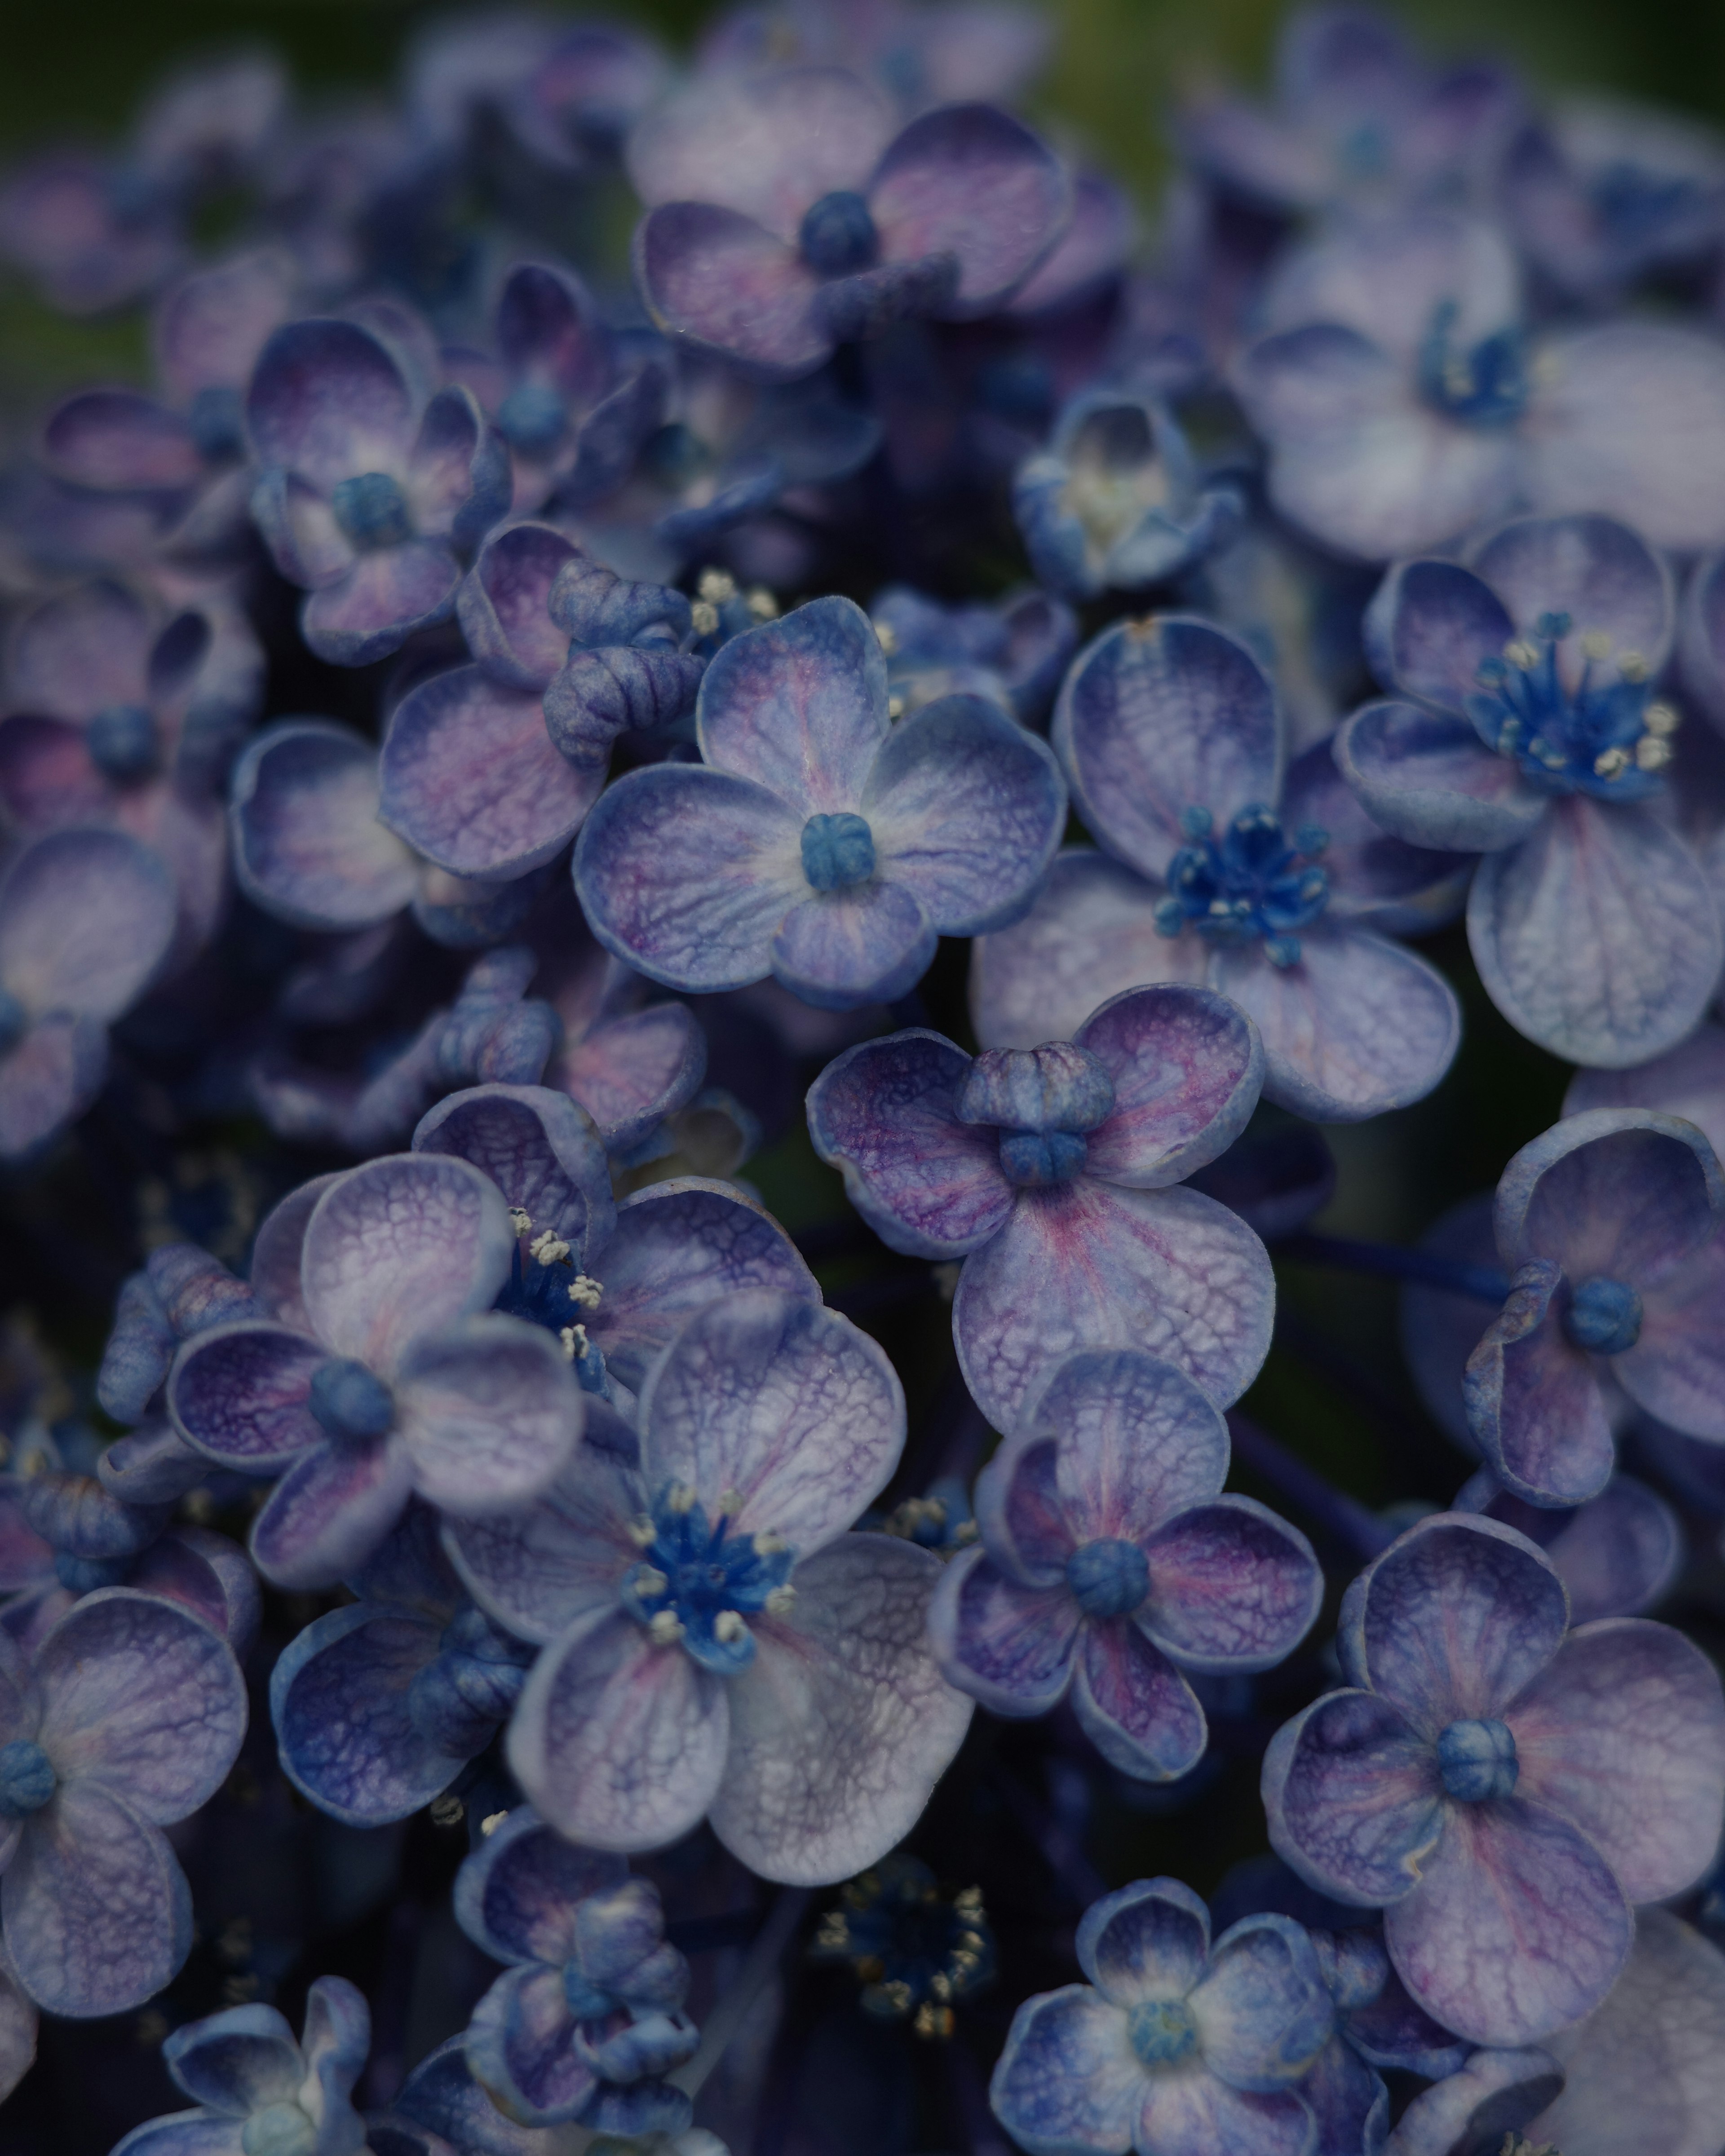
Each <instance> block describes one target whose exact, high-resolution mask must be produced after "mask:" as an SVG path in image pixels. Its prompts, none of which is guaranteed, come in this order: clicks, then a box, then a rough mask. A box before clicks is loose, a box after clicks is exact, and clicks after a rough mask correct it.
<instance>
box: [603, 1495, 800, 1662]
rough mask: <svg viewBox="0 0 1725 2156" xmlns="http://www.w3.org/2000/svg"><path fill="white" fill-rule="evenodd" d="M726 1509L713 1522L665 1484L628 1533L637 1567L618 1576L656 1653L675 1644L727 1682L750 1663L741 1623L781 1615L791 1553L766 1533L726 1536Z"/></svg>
mask: <svg viewBox="0 0 1725 2156" xmlns="http://www.w3.org/2000/svg"><path fill="white" fill-rule="evenodd" d="M732 1509H733V1507H732V1505H731V1504H729V1503H727V1502H726V1500H725V1499H724V1498H721V1500H720V1501H719V1507H718V1514H717V1517H716V1519H709V1518H708V1517H707V1511H706V1507H705V1506H704V1505H703V1504H702V1503H701V1500H700V1498H698V1497H697V1496H696V1494H695V1492H694V1491H692V1490H691V1488H690V1487H689V1486H688V1485H687V1483H685V1482H668V1483H667V1484H666V1485H665V1487H664V1489H662V1490H661V1491H660V1493H659V1495H658V1496H656V1497H655V1499H654V1501H653V1507H652V1510H651V1512H649V1513H648V1515H647V1516H646V1517H644V1519H643V1520H642V1521H641V1522H639V1526H638V1527H637V1528H636V1530H635V1540H636V1543H638V1544H639V1548H640V1552H641V1558H640V1562H639V1563H638V1564H634V1565H632V1566H631V1567H630V1568H629V1571H628V1572H627V1573H625V1574H624V1581H623V1588H622V1596H623V1606H624V1609H627V1610H628V1611H629V1614H630V1615H631V1616H632V1617H634V1618H635V1619H637V1620H639V1622H640V1623H641V1624H643V1625H645V1626H646V1627H647V1629H648V1630H649V1632H650V1633H651V1634H652V1635H653V1637H654V1639H655V1640H656V1641H658V1643H659V1644H660V1645H661V1646H667V1647H668V1646H672V1645H680V1646H682V1647H683V1649H684V1650H685V1652H686V1653H688V1654H689V1655H691V1656H692V1657H693V1658H694V1660H695V1661H697V1662H699V1663H700V1664H701V1667H702V1668H703V1669H708V1670H711V1671H715V1672H716V1674H717V1675H718V1676H736V1675H737V1672H738V1671H740V1670H745V1669H747V1667H748V1666H749V1664H750V1663H751V1662H752V1661H753V1660H754V1655H755V1640H754V1635H753V1633H752V1632H751V1631H750V1630H749V1628H748V1623H747V1620H748V1619H749V1618H751V1617H752V1616H755V1615H756V1614H758V1613H759V1612H760V1611H762V1610H763V1609H764V1610H767V1611H768V1612H769V1613H771V1614H778V1613H779V1612H781V1611H783V1609H787V1608H788V1606H789V1603H790V1598H791V1590H790V1589H788V1587H787V1586H786V1585H785V1582H786V1580H787V1579H788V1578H789V1576H790V1570H791V1567H792V1566H793V1564H794V1563H796V1554H795V1553H794V1552H793V1550H792V1549H790V1548H789V1547H788V1545H787V1544H786V1543H785V1542H784V1541H783V1538H782V1537H779V1536H778V1535H773V1534H758V1535H740V1534H736V1533H733V1532H732Z"/></svg>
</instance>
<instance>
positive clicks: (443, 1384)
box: [396, 1314, 584, 1517]
mask: <svg viewBox="0 0 1725 2156" xmlns="http://www.w3.org/2000/svg"><path fill="white" fill-rule="evenodd" d="M396 1398H397V1414H398V1429H399V1431H400V1435H401V1442H402V1444H403V1446H404V1447H405V1448H406V1450H407V1452H408V1456H409V1458H410V1459H411V1460H412V1462H413V1486H414V1487H415V1488H416V1489H417V1490H418V1492H419V1494H420V1496H422V1497H424V1499H425V1500H426V1501H427V1502H428V1503H429V1504H433V1505H435V1506H436V1507H437V1508H438V1510H439V1512H445V1513H449V1514H451V1515H453V1516H454V1517H459V1516H460V1515H462V1514H463V1513H475V1512H480V1513H483V1512H511V1511H515V1510H517V1509H518V1508H519V1507H521V1506H522V1505H524V1504H526V1503H528V1502H530V1501H531V1500H532V1499H533V1498H535V1497H536V1496H539V1495H540V1494H541V1492H542V1491H544V1490H545V1489H547V1487H548V1486H549V1485H550V1484H551V1483H552V1481H554V1480H555V1478H556V1477H557V1475H558V1474H559V1473H560V1472H561V1471H562V1468H563V1467H564V1466H566V1465H567V1462H568V1460H569V1459H570V1457H571V1455H572V1452H573V1450H574V1447H575V1443H576V1440H578V1438H579V1436H580V1435H581V1421H582V1403H583V1398H584V1395H583V1393H582V1391H581V1389H580V1387H579V1386H578V1384H577V1383H576V1382H575V1375H574V1372H573V1370H572V1368H571V1367H570V1364H569V1362H568V1358H567V1357H566V1356H565V1355H564V1353H563V1352H562V1348H561V1347H559V1346H558V1345H557V1342H556V1341H555V1340H554V1339H553V1338H552V1336H551V1334H550V1333H549V1332H546V1331H545V1330H544V1329H543V1328H542V1327H539V1326H536V1325H528V1324H526V1323H524V1322H522V1321H521V1319H520V1318H518V1317H499V1316H496V1315H495V1314H489V1315H486V1316H485V1317H469V1318H465V1319H464V1320H462V1321H461V1322H459V1323H457V1324H454V1325H451V1326H449V1327H446V1328H445V1329H444V1330H443V1331H442V1332H439V1333H437V1334H436V1335H435V1336H433V1335H430V1334H426V1333H422V1334H421V1335H420V1337H418V1339H417V1340H416V1341H415V1342H413V1346H412V1347H409V1349H408V1352H407V1353H406V1355H405V1356H404V1357H403V1358H402V1362H401V1364H400V1366H399V1376H398V1389H397V1394H396Z"/></svg>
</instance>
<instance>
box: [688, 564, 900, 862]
mask: <svg viewBox="0 0 1725 2156" xmlns="http://www.w3.org/2000/svg"><path fill="white" fill-rule="evenodd" d="M696 731H697V732H698V733H699V735H700V738H701V754H702V756H704V757H706V761H707V762H708V763H709V764H711V765H712V766H713V767H715V769H716V770H719V771H725V772H729V773H732V774H733V775H734V776H735V777H737V778H751V779H752V780H753V781H754V782H755V783H756V784H757V786H764V787H765V788H767V790H768V793H772V794H773V795H775V796H776V797H777V798H778V799H779V800H780V801H782V802H783V803H785V805H786V807H787V808H790V809H792V810H793V811H794V813H795V814H796V816H797V818H798V821H799V823H800V821H801V820H802V819H803V818H805V817H809V816H813V815H816V814H832V813H834V812H835V811H843V810H846V809H853V810H854V809H855V808H857V807H858V805H859V804H860V802H861V800H862V798H863V791H864V788H865V787H866V786H867V784H868V782H869V776H870V771H871V770H872V768H873V766H874V762H875V756H876V754H877V752H879V751H880V747H881V745H882V743H883V742H886V739H887V720H886V654H885V653H884V652H883V651H882V650H881V649H880V639H879V637H878V636H876V634H875V627H874V624H873V623H872V622H871V621H870V619H869V618H868V616H867V615H866V614H865V613H864V612H863V610H862V608H860V606H858V605H857V604H856V603H855V601H854V600H851V599H845V598H824V599H814V600H811V601H810V603H809V604H808V605H807V606H800V607H798V608H796V609H795V611H794V612H793V613H788V614H786V615H785V616H784V617H783V619H782V620H778V621H769V622H763V623H762V624H761V626H760V627H759V628H758V629H749V630H747V631H746V632H745V634H742V636H738V637H734V638H733V639H732V641H731V642H730V643H729V644H726V646H725V647H724V649H723V650H721V652H720V653H719V654H718V655H717V657H716V659H715V660H713V662H712V664H711V665H710V666H709V667H708V668H707V670H706V675H705V677H704V678H703V680H702V681H701V700H700V703H699V705H698V706H697V708H696Z"/></svg>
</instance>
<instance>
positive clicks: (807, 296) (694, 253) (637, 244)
mask: <svg viewBox="0 0 1725 2156" xmlns="http://www.w3.org/2000/svg"><path fill="white" fill-rule="evenodd" d="M634 266H635V282H636V284H637V285H638V286H639V289H640V293H641V296H642V298H643V300H644V301H645V303H646V307H647V311H648V313H649V315H650V316H652V317H653V320H654V321H655V324H656V325H657V326H659V327H660V329H662V330H665V331H667V332H669V333H670V335H672V336H677V337H681V338H684V339H685V340H687V341H689V342H690V343H691V344H694V345H697V346H701V347H702V348H704V349H705V350H706V351H708V352H714V353H717V354H720V355H721V356H722V357H725V358H727V359H731V360H733V361H736V362H739V363H740V364H742V366H744V367H749V368H751V369H752V370H753V371H754V372H757V373H759V374H762V375H765V376H768V377H785V378H787V379H788V378H790V377H794V376H797V375H803V374H809V373H812V372H813V371H814V369H815V368H816V367H819V365H820V363H821V362H822V361H823V360H824V359H825V358H826V357H828V356H829V354H830V352H832V349H833V338H832V336H831V334H830V332H829V331H828V329H827V327H826V325H825V322H824V319H823V317H822V314H821V311H820V308H819V305H818V299H819V292H820V281H819V279H818V278H817V277H816V276H815V275H814V272H813V271H812V270H810V269H809V268H808V267H807V266H806V264H804V263H803V259H802V257H801V256H800V255H799V254H798V253H797V251H796V249H794V248H793V247H788V246H787V245H786V244H785V243H784V241H783V240H782V239H779V238H778V236H777V235H776V234H773V233H771V232H768V230H767V229H766V228H765V227H764V226H763V225H760V224H757V223H756V222H755V220H754V219H753V218H749V217H743V216H741V215H739V213H737V211H736V210H732V209H725V208H721V206H720V205H719V204H718V203H696V202H680V203H666V204H665V206H664V207H663V208H660V209H655V210H651V211H649V213H648V214H647V215H646V217H645V218H643V219H642V221H641V224H640V228H639V230H638V231H637V232H636V234H635V241H634Z"/></svg>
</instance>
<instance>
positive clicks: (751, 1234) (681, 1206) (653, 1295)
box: [586, 1177, 820, 1392]
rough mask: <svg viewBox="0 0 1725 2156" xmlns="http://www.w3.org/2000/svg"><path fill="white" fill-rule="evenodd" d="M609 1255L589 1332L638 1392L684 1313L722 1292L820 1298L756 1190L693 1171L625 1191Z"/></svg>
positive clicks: (606, 1253)
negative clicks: (712, 1179)
mask: <svg viewBox="0 0 1725 2156" xmlns="http://www.w3.org/2000/svg"><path fill="white" fill-rule="evenodd" d="M599 1262H600V1265H601V1273H602V1279H603V1295H602V1296H601V1299H600V1301H599V1306H598V1309H597V1310H595V1311H593V1312H591V1313H590V1315H589V1316H588V1318H587V1320H586V1323H587V1331H588V1338H589V1339H590V1340H592V1341H593V1343H594V1344H595V1345H596V1346H597V1347H600V1348H603V1351H604V1356H605V1366H606V1368H608V1369H609V1370H613V1371H614V1372H615V1373H616V1374H617V1375H618V1376H619V1378H621V1379H622V1381H623V1383H624V1384H626V1385H628V1386H629V1387H631V1388H632V1389H634V1391H636V1392H639V1390H640V1389H641V1386H642V1385H643V1384H644V1382H645V1380H646V1375H647V1370H648V1367H649V1363H650V1361H651V1359H652V1358H653V1357H654V1356H655V1354H657V1353H658V1352H659V1350H660V1348H661V1347H665V1345H666V1344H667V1343H668V1342H669V1341H670V1338H671V1337H672V1335H673V1334H674V1333H675V1332H676V1331H677V1329H678V1327H680V1325H681V1324H682V1323H683V1321H684V1320H685V1318H687V1317H692V1316H693V1315H694V1313H695V1312H696V1311H697V1310H701V1309H704V1308H705V1307H706V1305H707V1304H708V1303H710V1302H714V1301H717V1300H718V1298H719V1297H720V1296H730V1295H735V1294H738V1293H741V1292H742V1291H743V1290H745V1289H749V1288H770V1289H773V1290H776V1291H778V1292H779V1293H781V1294H783V1295H788V1296H796V1297H798V1298H799V1299H800V1300H802V1301H805V1302H817V1301H819V1299H820V1290H819V1287H818V1286H816V1284H815V1280H814V1274H813V1273H811V1272H810V1271H809V1267H808V1266H807V1265H806V1264H805V1263H804V1262H803V1258H802V1255H801V1254H800V1253H799V1252H798V1250H797V1248H796V1245H794V1244H793V1242H792V1241H791V1240H790V1238H789V1236H788V1235H786V1234H785V1232H784V1230H783V1229H782V1228H781V1227H780V1226H779V1225H778V1222H777V1221H775V1220H774V1219H772V1218H771V1216H770V1215H769V1214H768V1213H767V1212H766V1211H765V1210H764V1209H762V1207H761V1206H760V1205H759V1204H757V1202H756V1201H755V1200H754V1199H752V1198H751V1197H749V1196H748V1194H747V1193H746V1192H744V1191H742V1190H739V1189H737V1188H735V1187H734V1186H733V1185H732V1184H728V1183H702V1182H700V1181H698V1180H696V1178H693V1177H686V1178H680V1179H678V1180H676V1181H673V1182H670V1183H656V1184H654V1185H653V1186H652V1187H650V1188H648V1189H646V1190H642V1191H638V1192H637V1193H635V1195H634V1197H633V1198H630V1199H625V1200H624V1204H622V1205H620V1206H619V1208H618V1211H617V1228H616V1232H615V1233H614V1235H612V1236H611V1238H610V1240H608V1242H607V1243H606V1245H605V1246H604V1251H603V1258H602V1260H600V1261H599Z"/></svg>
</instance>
